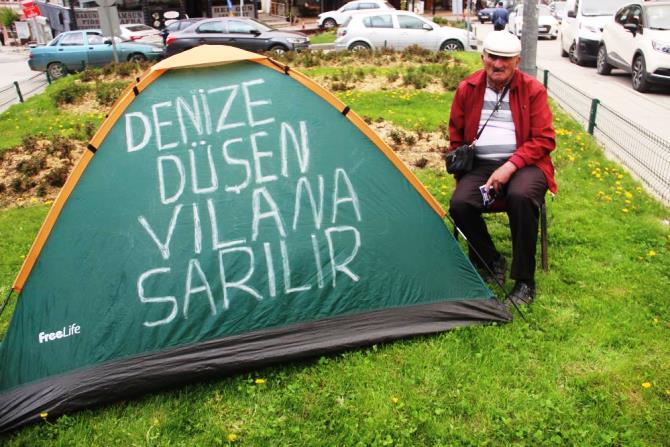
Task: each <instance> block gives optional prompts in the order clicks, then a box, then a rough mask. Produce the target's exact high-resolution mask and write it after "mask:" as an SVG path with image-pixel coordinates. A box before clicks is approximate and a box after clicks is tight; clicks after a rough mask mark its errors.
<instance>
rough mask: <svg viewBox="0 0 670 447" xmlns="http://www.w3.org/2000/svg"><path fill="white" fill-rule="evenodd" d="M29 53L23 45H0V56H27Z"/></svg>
mask: <svg viewBox="0 0 670 447" xmlns="http://www.w3.org/2000/svg"><path fill="white" fill-rule="evenodd" d="M29 52H30V49H29V48H28V47H27V46H25V45H19V46H13V45H12V46H9V45H2V46H0V53H1V54H21V55H23V54H28V53H29Z"/></svg>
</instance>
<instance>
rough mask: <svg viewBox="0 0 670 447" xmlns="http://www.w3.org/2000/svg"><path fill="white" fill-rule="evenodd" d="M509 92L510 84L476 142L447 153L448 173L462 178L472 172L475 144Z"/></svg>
mask: <svg viewBox="0 0 670 447" xmlns="http://www.w3.org/2000/svg"><path fill="white" fill-rule="evenodd" d="M507 90H509V84H507V85H506V86H505V88H504V89H503V92H502V95H500V98H499V99H498V102H497V103H496V106H495V107H494V108H493V111H492V112H491V114H490V115H489V117H488V118H487V119H486V122H484V125H483V126H482V127H481V129H479V132H477V136H476V137H475V140H474V141H473V142H472V143H470V144H462V145H460V146H458V147H457V148H456V149H455V150H453V151H451V152H447V154H446V155H445V157H444V161H445V162H446V164H447V172H448V173H449V174H454V175H459V176H460V175H463V174H465V173H466V172H470V171H471V170H472V163H473V162H474V159H475V143H477V140H478V139H479V137H480V136H481V134H482V132H483V131H484V128H485V127H486V125H487V124H488V123H489V120H490V119H491V117H492V116H493V114H494V113H496V112H497V111H498V109H499V108H500V104H501V103H502V100H503V98H504V97H505V94H507Z"/></svg>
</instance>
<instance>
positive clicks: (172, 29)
mask: <svg viewBox="0 0 670 447" xmlns="http://www.w3.org/2000/svg"><path fill="white" fill-rule="evenodd" d="M203 19H204V17H195V18H190V19H181V20H175V21H173V22H170V23H168V24H167V25H165V28H163V29H162V30H161V36H162V37H163V43H165V42H166V41H167V37H168V36H169V35H170V33H176V32H177V31H181V30H184V29H186V28H188V27H189V26H191V25H193V24H194V23H195V22H199V21H201V20H203Z"/></svg>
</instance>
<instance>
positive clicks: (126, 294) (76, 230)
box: [0, 46, 511, 431]
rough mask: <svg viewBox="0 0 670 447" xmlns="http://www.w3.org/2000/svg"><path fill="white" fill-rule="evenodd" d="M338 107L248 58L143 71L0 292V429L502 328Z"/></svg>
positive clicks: (414, 195) (369, 138)
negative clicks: (379, 348)
mask: <svg viewBox="0 0 670 447" xmlns="http://www.w3.org/2000/svg"><path fill="white" fill-rule="evenodd" d="M444 214H445V213H444V211H443V210H442V209H441V207H440V206H439V204H438V203H437V202H436V201H435V199H434V198H432V196H430V194H429V193H428V192H427V191H426V190H425V188H424V187H423V186H422V185H421V184H420V183H419V182H418V180H417V179H416V178H415V177H414V176H413V175H412V173H411V172H410V171H409V170H408V169H407V167H406V166H405V165H404V164H403V163H402V162H401V161H400V160H399V159H398V158H397V157H396V155H395V154H394V153H393V151H392V150H391V149H390V148H389V147H388V146H387V145H386V144H385V143H384V142H383V141H382V140H381V139H380V138H379V137H378V136H377V135H376V134H374V132H372V131H371V130H370V129H369V128H368V127H367V126H366V124H365V123H364V122H363V121H362V120H361V119H360V118H359V117H358V116H356V114H355V113H353V112H352V111H350V110H349V108H348V107H346V106H345V105H344V104H343V103H341V102H340V101H339V100H338V99H337V98H335V97H334V96H333V95H331V94H330V93H328V92H327V91H325V90H323V89H322V88H321V87H319V86H318V85H317V84H315V83H314V82H313V81H311V80H309V79H308V78H307V77H305V76H304V75H302V74H300V73H298V72H296V71H294V70H291V69H289V68H288V67H284V66H282V65H280V64H277V63H275V62H274V61H272V60H270V59H268V58H266V57H265V56H260V55H257V54H254V53H249V52H246V51H243V50H239V49H235V48H230V47H222V46H200V47H197V48H194V49H192V50H189V51H187V52H184V53H181V54H178V55H176V56H173V57H171V58H169V59H166V60H164V61H161V62H160V63H158V64H156V65H154V66H153V67H152V68H151V69H150V70H149V71H148V72H147V73H145V74H144V75H143V76H142V77H141V78H139V79H138V80H137V82H136V83H134V84H133V85H132V86H130V87H129V88H128V89H127V90H126V91H125V92H124V94H123V95H122V96H121V97H120V99H119V100H118V101H117V103H116V104H115V106H114V108H113V110H112V112H111V113H110V115H109V117H108V118H107V120H106V121H105V122H104V123H103V124H102V126H101V127H100V129H99V130H98V132H97V133H96V135H95V136H94V137H93V138H92V140H91V142H90V145H89V150H88V151H87V152H86V153H85V154H84V156H83V157H82V159H81V160H80V162H79V163H78V164H77V166H76V167H75V170H74V171H73V173H72V174H71V176H70V178H69V179H68V181H67V183H66V184H65V186H64V187H63V189H62V191H61V193H60V195H59V197H58V199H57V200H56V202H55V203H54V205H53V206H52V209H51V210H50V212H49V215H48V216H47V218H46V221H45V223H44V225H43V227H42V229H41V230H40V232H39V234H38V236H37V238H36V240H35V242H34V244H33V247H32V248H31V250H30V253H29V254H28V256H27V257H26V260H25V263H24V265H23V267H22V269H21V271H20V272H19V275H18V277H17V279H16V281H15V283H14V285H13V290H14V291H16V292H19V293H20V295H19V300H18V303H17V305H16V309H15V312H14V315H13V316H12V321H11V323H10V327H9V329H8V332H7V334H6V336H5V339H4V340H3V342H2V345H1V346H0V431H7V430H11V429H13V428H15V427H18V426H20V425H22V424H24V423H28V422H35V421H37V420H39V414H40V413H41V412H48V413H49V414H50V415H58V414H62V413H64V412H68V411H73V410H76V409H80V408H84V407H87V406H90V405H94V404H100V403H103V402H109V401H113V400H116V399H122V398H128V397H132V396H135V395H138V394H140V393H145V392H147V391H150V390H154V389H159V388H164V387H168V386H173V385H176V384H179V383H185V382H187V381H193V380H197V379H203V378H211V377H216V376H221V375H224V374H229V373H232V372H235V371H239V370H241V369H249V368H254V367H259V366H262V365H266V364H269V363H272V362H278V361H286V360H291V359H298V358H304V357H309V356H315V355H320V354H324V353H328V352H333V351H337V350H342V349H347V348H352V347H356V346H363V345H370V344H373V343H377V342H382V341H388V340H393V339H397V338H401V337H407V336H412V335H418V334H428V333H435V332H439V331H444V330H447V329H449V328H453V327H456V326H462V325H466V324H482V323H489V322H506V321H509V320H510V318H511V316H510V314H509V313H508V311H507V310H506V309H505V307H504V306H502V305H501V304H500V303H499V302H498V301H496V300H495V299H494V297H493V295H492V293H491V292H490V290H488V288H487V287H486V286H485V285H484V283H483V282H482V280H481V278H480V277H479V275H478V274H477V273H476V271H475V270H474V269H473V267H472V265H471V264H470V262H469V261H468V260H467V258H466V257H465V256H464V255H463V253H462V251H461V250H460V247H459V246H458V244H457V243H456V241H455V240H454V238H453V236H452V235H451V234H450V232H449V231H448V228H447V227H446V226H445V224H444V221H443V218H444Z"/></svg>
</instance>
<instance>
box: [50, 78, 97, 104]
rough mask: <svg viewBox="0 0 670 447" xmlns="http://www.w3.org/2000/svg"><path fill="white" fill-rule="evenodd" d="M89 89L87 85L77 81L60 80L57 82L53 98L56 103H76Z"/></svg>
mask: <svg viewBox="0 0 670 447" xmlns="http://www.w3.org/2000/svg"><path fill="white" fill-rule="evenodd" d="M68 81H69V80H68ZM89 90H90V88H89V86H88V85H86V84H82V83H79V82H61V83H59V84H58V88H57V89H56V91H55V92H54V94H53V98H54V100H55V101H56V104H76V103H78V102H80V101H81V100H82V99H83V98H84V96H85V95H86V93H88V92H89Z"/></svg>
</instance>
